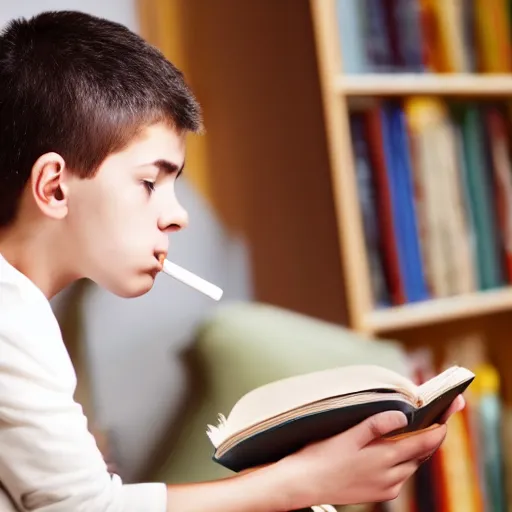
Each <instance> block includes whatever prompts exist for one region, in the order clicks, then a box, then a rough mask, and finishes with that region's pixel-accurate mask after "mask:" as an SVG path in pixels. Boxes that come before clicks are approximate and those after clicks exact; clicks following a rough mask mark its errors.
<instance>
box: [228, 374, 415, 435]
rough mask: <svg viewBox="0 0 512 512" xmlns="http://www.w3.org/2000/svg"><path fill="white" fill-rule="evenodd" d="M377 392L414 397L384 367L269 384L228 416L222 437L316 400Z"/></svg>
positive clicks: (397, 376)
mask: <svg viewBox="0 0 512 512" xmlns="http://www.w3.org/2000/svg"><path fill="white" fill-rule="evenodd" d="M380 389H382V390H387V391H390V392H399V393H402V394H404V395H406V396H407V397H409V398H410V399H411V400H413V401H415V400H416V397H417V387H416V385H415V384H414V383H413V382H411V381H410V380H409V379H408V378H407V377H404V376H402V375H400V374H398V373H396V372H394V371H391V370H388V369H387V368H383V367H380V366H373V365H354V366H346V367H340V368H333V369H329V370H324V371H319V372H313V373H309V374H306V375H298V376H295V377H290V378H287V379H283V380H280V381H276V382H272V383H270V384H267V385H265V386H262V387H260V388H257V389H255V390H253V391H251V392H249V393H247V394H246V395H245V396H244V397H242V398H241V399H240V400H239V401H238V403H237V404H235V406H234V407H233V409H232V411H231V413H230V414H229V416H228V418H227V421H226V422H225V424H224V426H223V427H224V428H225V429H227V431H229V432H225V435H230V434H231V433H234V432H238V431H240V430H242V429H245V428H247V427H249V426H251V425H254V424H255V423H259V422H260V421H264V420H266V419H268V418H271V417H273V416H276V415H278V414H281V413H284V412H286V411H289V410H292V409H295V408H296V407H300V406H302V405H305V404H308V403H313V402H316V401H318V400H325V399H326V398H330V397H335V396H341V395H349V394H352V393H360V392H364V391H371V390H380Z"/></svg>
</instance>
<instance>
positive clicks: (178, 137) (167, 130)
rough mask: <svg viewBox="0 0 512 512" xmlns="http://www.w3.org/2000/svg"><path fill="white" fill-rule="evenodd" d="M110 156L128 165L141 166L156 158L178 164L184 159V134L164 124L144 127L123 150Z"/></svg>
mask: <svg viewBox="0 0 512 512" xmlns="http://www.w3.org/2000/svg"><path fill="white" fill-rule="evenodd" d="M111 158H113V159H115V160H117V161H120V160H123V163H125V164H126V163H129V164H130V166H142V165H145V164H149V163H151V162H154V161H156V160H167V161H170V162H172V163H174V164H176V165H178V166H180V165H181V164H182V163H183V161H184V159H185V134H184V133H179V132H177V131H176V130H174V129H173V128H171V127H169V126H167V125H165V124H155V125H151V126H148V127H145V128H143V129H142V130H141V132H140V133H139V134H138V135H137V137H136V138H135V139H134V140H133V141H132V142H131V143H130V144H129V145H128V146H127V147H125V148H124V149H123V150H121V151H119V152H118V153H116V154H114V155H111Z"/></svg>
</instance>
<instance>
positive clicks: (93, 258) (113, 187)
mask: <svg viewBox="0 0 512 512" xmlns="http://www.w3.org/2000/svg"><path fill="white" fill-rule="evenodd" d="M184 159H185V136H184V135H180V134H178V133H176V132H175V131H174V130H172V129H170V128H169V127H167V126H165V125H153V126H151V127H149V128H147V129H146V130H145V131H144V132H143V133H142V135H141V136H140V137H138V138H137V139H136V140H135V141H134V142H133V143H132V144H131V145H130V146H129V147H127V148H126V149H124V150H123V151H121V152H119V153H116V154H113V155H110V156H109V157H108V158H107V159H106V160H105V161H104V162H103V163H102V165H101V167H100V168H99V170H98V173H97V174H96V176H95V177H94V178H92V179H85V180H83V179H79V178H77V177H74V176H73V177H71V178H69V180H68V213H67V215H66V218H65V219H64V222H65V223H66V232H67V237H68V239H69V240H70V241H71V243H72V245H71V251H72V253H73V255H74V257H75V261H76V262H77V266H78V267H79V268H77V271H78V273H79V274H80V275H82V276H85V277H88V278H90V279H91V280H93V281H95V282H96V283H98V284H99V285H100V286H102V287H104V288H106V289H107V290H109V291H111V292H112V293H115V294H116V295H119V296H122V297H135V296H138V295H141V294H144V293H146V292H147V291H149V290H150V289H151V287H152V286H153V282H154V279H155V277H156V275H157V273H158V270H159V269H160V265H159V262H158V257H159V256H160V255H161V254H167V251H168V235H169V233H171V232H173V231H177V230H179V229H181V228H183V227H185V226H186V224H187V221H188V219H187V213H186V211H185V210H184V209H183V208H182V206H181V205H180V204H179V203H178V201H177V199H176V195H175V182H176V178H177V177H178V175H179V172H180V171H181V169H182V167H183V164H184Z"/></svg>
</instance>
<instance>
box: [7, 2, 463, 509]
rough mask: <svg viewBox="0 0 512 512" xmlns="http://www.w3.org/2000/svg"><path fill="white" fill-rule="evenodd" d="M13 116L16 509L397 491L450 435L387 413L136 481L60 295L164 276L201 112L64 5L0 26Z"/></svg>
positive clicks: (269, 504) (97, 24)
mask: <svg viewBox="0 0 512 512" xmlns="http://www.w3.org/2000/svg"><path fill="white" fill-rule="evenodd" d="M0 119H1V138H0V255H1V256H0V482H1V484H2V487H3V489H4V491H5V493H4V495H3V496H4V498H3V499H4V500H6V499H7V497H8V499H9V501H10V502H11V503H12V506H13V507H14V509H16V510H21V511H29V510H30V511H40V512H61V511H65V512H68V511H69V512H74V511H80V512H107V511H108V512H114V511H115V512H166V511H169V512H170V511H177V512H188V511H190V512H195V511H201V512H202V511H205V510H209V511H211V512H214V511H217V510H218V511H222V512H235V511H236V512H244V511H250V512H259V511H261V512H279V511H288V510H296V509H301V508H304V507H310V506H312V505H315V504H320V503H336V504H344V503H357V502H367V501H379V500H387V499H390V498H393V497H395V496H396V495H397V493H398V492H399V490H400V488H401V486H402V484H403V483H404V481H405V480H407V478H409V477H410V476H411V475H412V474H413V473H414V471H415V470H416V469H417V467H418V465H419V464H420V463H421V461H422V460H424V459H425V458H426V457H428V456H429V455H431V454H432V453H433V452H434V451H435V450H436V449H437V448H438V447H439V446H440V444H441V443H442V441H443V439H444V436H445V433H446V426H445V425H440V426H439V427H438V428H436V429H434V430H431V431H428V432H424V433H421V434H418V435H416V436H413V437H410V438H408V439H403V440H400V441H383V440H381V439H379V438H380V437H381V436H382V435H384V434H386V433H387V432H391V431H393V430H394V429H396V428H399V427H400V426H402V425H403V424H404V421H405V417H404V416H403V415H401V414H399V413H389V414H388V413H386V414H382V415H378V416H375V417H373V418H370V420H368V421H366V422H364V423H363V424H361V425H358V426H357V427H355V428H353V429H352V430H351V431H349V432H346V433H344V434H340V435H339V436H336V437H334V438H332V439H329V440H327V441H324V442H320V443H317V444H314V445H312V446H309V447H307V448H305V449H303V450H301V451H300V452H298V453H296V454H294V455H292V456H290V457H287V458H286V459H283V460H282V461H280V462H278V463H276V464H273V465H270V466H266V467H263V468H259V469H256V470H254V471H250V472H246V473H244V474H242V475H236V476H234V477H232V478H229V479H226V480H223V481H219V482H207V483H200V484H191V485H176V486H166V485H164V484H158V483H155V484H137V485H123V484H122V482H121V481H120V478H119V477H118V476H116V475H110V474H109V473H108V471H107V468H106V466H105V463H104V461H103V459H102V457H101V454H100V452H99V450H98V448H97V446H96V444H95V441H94V438H93V437H92V436H91V435H90V434H89V432H88V430H87V424H86V419H85V418H84V416H83V414H82V411H81V408H80V407H79V406H78V404H76V403H75V402H74V401H73V392H74V388H75V374H74V371H73V368H72V365H71V363H70V360H69V358H68V355H67V352H66V350H65V347H64V344H63V342H62V338H61V334H60V331H59V328H58V325H57V322H56V320H55V318H54V316H53V314H52V311H51V309H50V306H49V303H48V299H50V298H51V297H53V296H54V295H55V294H56V293H58V292H59V291H60V290H62V289H63V288H64V287H65V286H67V285H69V284H70V283H71V282H73V281H74V280H76V279H79V278H83V277H87V278H90V279H92V280H93V281H95V282H96V283H98V284H99V285H100V286H103V287H105V288H106V289H108V290H109V291H111V292H113V293H115V294H117V295H120V296H123V297H135V296H138V295H141V294H143V293H146V292H148V291H149V290H150V289H151V288H152V286H153V282H154V279H155V277H156V275H157V274H158V272H160V271H161V266H160V263H159V257H160V256H161V255H165V254H166V253H167V251H168V235H169V234H170V233H173V232H175V231H178V230H180V229H182V228H184V227H185V226H186V225H187V214H186V212H185V210H184V209H183V208H182V207H181V206H180V204H179V203H178V201H177V200H176V197H175V194H174V185H175V181H176V179H177V178H178V176H179V174H180V173H181V171H182V169H183V165H184V161H185V138H186V135H187V133H188V132H198V131H199V130H200V128H201V117H200V108H199V106H198V104H197V102H196V100H195V98H194V97H193V95H192V93H191V92H190V90H189V89H188V87H187V85H186V84H185V82H184V80H183V77H182V75H181V73H180V72H179V71H178V70H177V69H176V68H175V67H174V66H173V65H172V64H171V63H169V62H168V61H166V60H165V59H164V58H163V56H162V55H161V54H160V53H159V52H158V51H156V50H155V49H154V48H152V47H151V46H149V45H147V44H146V43H145V42H144V41H142V40H141V39H140V38H139V37H138V36H136V35H135V34H133V33H131V32H129V31H128V30H127V29H126V28H124V27H122V26H120V25H118V24H115V23H112V22H108V21H106V20H102V19H98V18H95V17H92V16H89V15H86V14H82V13H77V12H57V13H43V14H41V15H39V16H36V17H34V18H32V19H31V20H28V21H26V20H17V21H14V22H12V23H11V24H10V25H9V26H8V27H7V29H6V30H5V32H4V33H3V35H2V36H1V38H0ZM462 406H463V401H462V399H459V400H458V401H456V403H454V404H453V405H452V407H451V409H450V411H448V412H447V414H446V416H445V419H447V418H448V417H449V416H450V414H452V413H453V412H455V411H457V410H459V409H460V408H461V407H462ZM6 506H7V505H4V508H3V509H2V510H4V509H5V507H6Z"/></svg>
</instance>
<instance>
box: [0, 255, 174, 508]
mask: <svg viewBox="0 0 512 512" xmlns="http://www.w3.org/2000/svg"><path fill="white" fill-rule="evenodd" d="M75 387H76V374H75V371H74V368H73V365H72V363H71V360H70V358H69V355H68V352H67V350H66V347H65V345H64V342H63V340H62V334H61V331H60V328H59V325H58V322H57V319H56V318H55V315H54V314H53V311H52V309H51V306H50V303H49V301H48V300H47V299H46V297H45V296H44V295H43V294H42V292H41V291H40V290H39V289H38V288H37V287H36V286H35V285H34V284H33V283H32V282H31V281H30V280H29V279H28V278H27V277H26V276H24V275H23V274H21V273H20V272H18V271H17V270H16V269H15V268H14V267H12V266H11V265H10V264H9V263H8V262H7V261H6V260H5V259H4V258H3V257H2V256H1V255H0V483H1V485H2V486H3V487H4V489H5V490H6V491H7V493H8V494H9V495H10V498H11V500H12V501H13V502H14V503H15V504H16V506H17V508H18V509H19V510H20V511H22V512H25V511H27V512H28V511H31V512H35V511H37V512H165V511H166V510H167V508H166V507H167V489H166V486H165V485H164V484H161V483H153V484H133V485H123V483H122V481H121V479H120V478H119V476H117V475H110V474H109V473H108V471H107V468H106V464H105V462H104V460H103V457H102V455H101V453H100V451H99V449H98V447H97V446H96V442H95V439H94V437H93V436H92V435H91V434H90V433H89V431H88V428H87V419H86V417H85V416H84V414H83V412H82V408H81V406H80V405H79V404H78V403H76V402H75V401H74V398H73V396H74V392H75ZM4 500H6V496H5V493H1V492H0V510H1V512H4V511H6V510H9V509H7V508H6V507H7V502H6V503H5V504H4ZM13 510H16V508H14V509H13Z"/></svg>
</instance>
